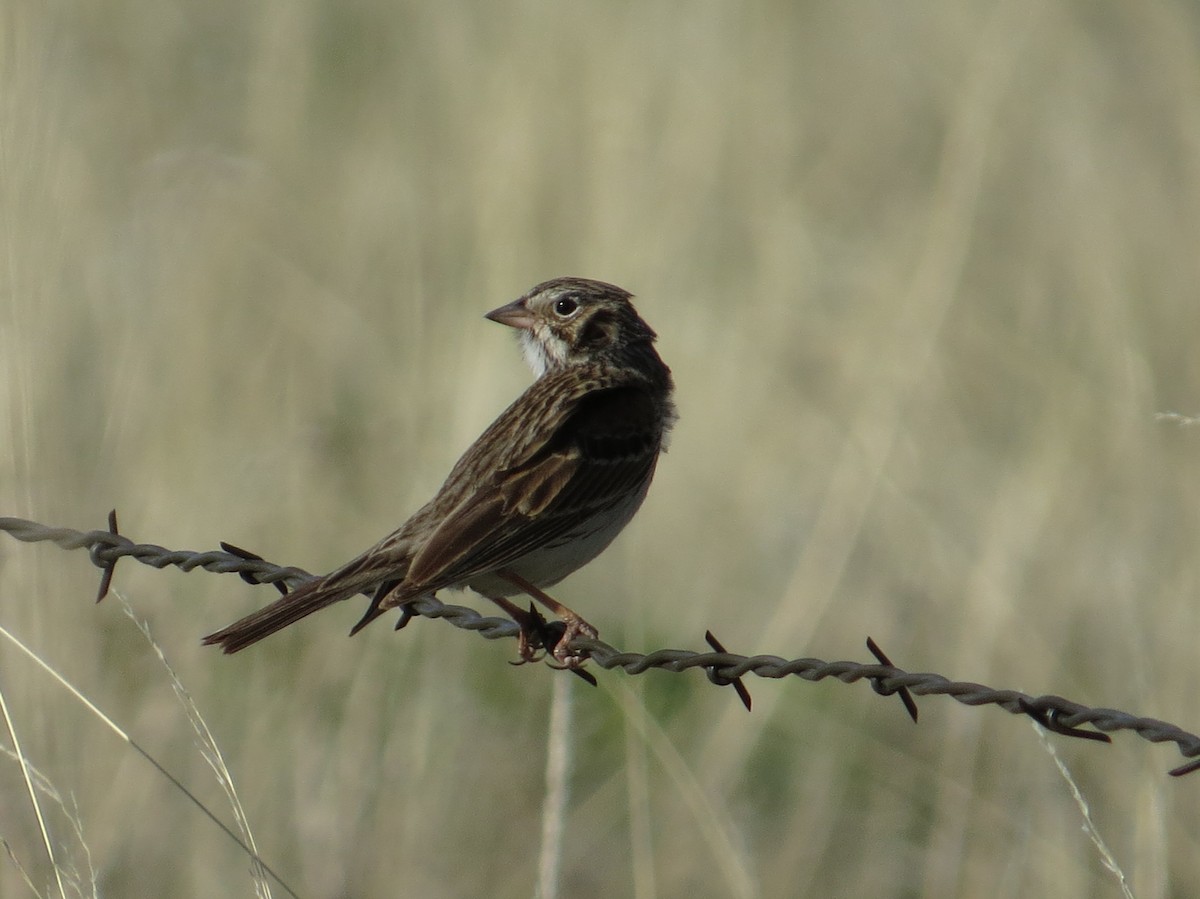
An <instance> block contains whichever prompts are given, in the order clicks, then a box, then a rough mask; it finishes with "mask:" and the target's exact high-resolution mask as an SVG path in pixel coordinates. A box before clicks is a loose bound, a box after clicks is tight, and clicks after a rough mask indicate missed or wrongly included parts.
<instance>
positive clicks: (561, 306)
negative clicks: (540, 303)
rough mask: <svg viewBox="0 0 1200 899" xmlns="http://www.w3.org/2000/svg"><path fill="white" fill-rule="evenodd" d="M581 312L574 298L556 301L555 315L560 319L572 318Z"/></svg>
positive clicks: (562, 298) (563, 298) (561, 298)
mask: <svg viewBox="0 0 1200 899" xmlns="http://www.w3.org/2000/svg"><path fill="white" fill-rule="evenodd" d="M578 310H579V303H578V302H577V301H576V300H575V298H574V297H560V298H559V299H557V300H555V301H554V314H555V315H557V316H558V317H559V318H570V317H571V316H572V315H574V314H575V313H576V312H577V311H578Z"/></svg>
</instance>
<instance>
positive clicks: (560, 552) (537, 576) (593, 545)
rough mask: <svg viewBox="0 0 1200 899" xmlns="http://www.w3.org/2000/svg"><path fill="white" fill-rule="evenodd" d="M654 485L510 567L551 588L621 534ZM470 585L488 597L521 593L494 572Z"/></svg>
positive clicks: (598, 553)
mask: <svg viewBox="0 0 1200 899" xmlns="http://www.w3.org/2000/svg"><path fill="white" fill-rule="evenodd" d="M649 487H650V481H649V479H647V481H646V484H645V486H644V487H643V488H642V489H641V490H639V491H637V492H636V493H633V494H630V496H629V498H628V499H626V500H625V501H624V502H623V503H621V504H620V505H618V506H614V507H613V508H610V509H607V510H605V512H604V513H603V514H600V515H596V516H594V517H593V518H592V519H590V520H589V521H588V522H586V523H585V525H584V527H583V528H582V529H581V530H582V533H580V534H579V535H578V536H575V537H573V538H570V539H567V538H564V539H563V541H562V542H561V543H557V544H555V543H551V544H548V545H546V546H543V547H541V548H539V549H535V550H534V551H533V552H531V553H528V554H527V555H524V556H522V557H521V558H519V559H517V560H516V561H515V562H513V563H512V564H510V565H509V566H508V568H509V569H510V570H512V571H513V572H515V573H516V574H518V575H520V576H521V577H523V578H524V579H525V580H527V581H529V582H530V583H531V584H533V585H534V586H535V587H549V586H552V585H554V584H557V583H558V582H559V581H561V580H562V579H563V578H565V577H566V576H567V575H568V574H571V573H572V572H573V571H576V570H578V569H579V568H582V567H583V566H584V565H586V564H587V563H588V562H590V561H592V559H594V558H596V556H598V555H600V553H602V552H604V550H605V549H606V548H607V547H608V545H609V544H610V543H612V542H613V539H614V538H615V537H616V536H617V534H619V533H621V530H622V529H623V528H624V527H625V525H627V524H629V520H630V519H631V518H633V516H634V513H636V512H637V510H638V508H639V507H640V506H641V505H642V500H644V499H645V498H646V491H647V490H648V489H649ZM466 586H468V587H470V588H471V589H472V590H474V591H476V592H477V593H482V594H483V595H484V596H513V595H515V594H517V593H520V592H521V590H520V589H519V588H518V587H515V586H513V585H512V584H511V583H509V582H508V581H506V580H504V579H503V578H501V577H497V576H496V575H494V574H484V575H480V576H479V577H477V578H474V579H472V580H470V581H467V583H466Z"/></svg>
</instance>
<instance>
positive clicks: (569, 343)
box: [487, 278, 657, 377]
mask: <svg viewBox="0 0 1200 899" xmlns="http://www.w3.org/2000/svg"><path fill="white" fill-rule="evenodd" d="M632 296H633V295H632V294H630V293H629V292H628V291H626V290H622V289H621V288H620V287H617V286H615V285H613V284H605V283H604V282H603V281H591V280H589V279H587V278H554V279H553V280H551V281H543V282H542V283H541V284H539V285H537V287H534V288H533V289H532V290H530V291H529V293H527V294H525V296H523V297H521V298H520V299H519V300H514V301H513V302H511V303H509V304H508V305H507V306H501V307H500V308H499V309H493V310H492V311H491V312H489V313H488V314H487V317H488V318H490V319H491V320H492V321H494V322H500V323H502V324H505V325H510V326H511V327H514V328H518V329H520V331H521V349H522V350H524V352H525V359H526V361H527V362H528V363H529V367H530V368H532V369H533V371H534V374H536V375H537V376H538V377H541V376H542V375H544V374H545V373H546V372H547V371H550V370H552V369H556V368H561V367H563V366H567V365H574V364H577V363H581V362H592V361H595V360H597V359H602V358H604V357H606V356H607V357H609V358H612V359H616V358H619V357H621V356H624V355H627V354H629V353H630V351H632V352H635V353H637V352H640V351H643V350H644V349H645V348H646V347H648V346H649V345H650V344H651V343H653V342H654V338H655V337H656V336H657V335H656V334H655V333H654V330H653V329H652V328H651V327H650V326H649V325H647V324H646V323H645V322H644V321H642V320H641V318H639V317H638V314H637V312H636V310H634V308H633V304H632V303H630V302H629V301H630V299H631V298H632Z"/></svg>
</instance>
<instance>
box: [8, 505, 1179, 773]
mask: <svg viewBox="0 0 1200 899" xmlns="http://www.w3.org/2000/svg"><path fill="white" fill-rule="evenodd" d="M0 531H6V532H7V533H9V534H11V535H12V536H13V537H15V538H16V539H17V540H21V541H24V542H26V543H35V542H43V541H48V542H51V543H54V544H55V545H57V546H59V547H61V548H63V549H87V550H88V554H89V556H90V557H91V560H92V562H93V563H94V564H95V565H96V566H98V567H99V568H100V569H101V570H102V571H103V572H104V574H103V577H102V579H101V584H100V591H99V595H98V596H97V597H96V601H97V602H99V601H100V600H101V599H103V598H104V596H105V594H106V593H107V592H108V587H109V584H110V583H111V581H112V576H113V571H114V569H115V567H116V564H117V561H118V560H120V559H122V558H125V557H126V556H128V557H131V558H133V559H136V560H137V561H139V562H141V563H143V564H145V565H150V566H153V567H155V568H167V567H171V566H174V567H176V568H179V569H181V570H183V571H193V570H195V569H197V568H202V569H204V570H205V571H212V572H217V573H220V574H237V575H239V576H240V577H241V578H242V579H243V580H245V581H247V582H249V583H251V584H273V585H275V586H276V587H277V588H278V589H279V590H280V592H286V590H287V588H291V587H295V586H297V585H299V584H301V583H304V582H305V581H307V580H311V579H312V578H313V577H314V575H312V574H311V573H309V572H307V571H305V570H304V569H302V568H296V567H293V566H281V565H275V564H274V563H272V562H268V561H266V560H265V559H262V558H260V557H259V556H256V555H254V554H253V553H249V552H247V551H245V550H241V549H238V548H237V547H233V546H229V545H228V544H222V547H223V549H222V550H221V551H216V550H210V551H207V552H194V551H191V550H172V549H167V548H166V547H163V546H157V545H155V544H153V543H134V542H133V541H132V540H130V539H129V538H128V537H125V536H124V535H122V534H120V533H118V532H117V523H116V514H115V512H114V513H110V514H109V528H108V530H103V531H102V530H95V531H77V530H74V529H72V528H56V527H49V526H47V525H43V524H39V523H38V522H35V521H28V520H26V519H22V518H2V517H0ZM413 616H421V617H423V618H438V619H442V620H444V621H447V622H449V623H450V624H453V625H454V626H455V627H458V628H462V629H464V630H469V631H475V632H477V633H479V634H480V635H482V636H483V637H485V638H487V639H489V640H498V639H502V638H506V637H516V636H518V635H519V632H520V628H519V626H518V625H517V624H516V622H514V621H512V620H510V619H507V618H497V617H488V616H484V615H481V614H480V613H479V612H477V611H476V610H474V609H471V608H468V607H466V606H457V605H451V604H449V603H444V602H442V601H441V600H438V599H436V598H434V597H423V598H421V599H418V600H415V601H414V602H412V603H411V604H409V605H407V606H406V607H405V611H404V614H403V616H402V617H401V619H400V621H399V623H398V624H397V625H396V627H397V628H400V627H403V626H404V625H405V624H407V623H408V620H409V619H410V618H411V617H413ZM554 626H555V624H554V623H551V624H550V625H549V626H548V627H549V628H551V629H553V628H554ZM706 636H707V637H708V640H709V645H710V646H713V647H714V651H713V652H695V651H693V650H687V649H660V650H656V651H654V652H649V653H637V652H623V651H621V650H619V649H617V648H615V647H613V646H610V645H609V644H608V643H605V642H604V641H602V640H597V639H588V638H583V637H576V638H575V639H574V640H572V641H571V646H570V648H571V650H572V652H573V653H577V654H579V655H580V656H583V657H585V658H587V659H589V660H590V661H591V662H593V663H594V664H595V665H597V666H598V667H600V668H603V669H605V670H613V669H617V668H620V669H621V670H623V671H624V672H625V673H626V674H630V675H637V674H642V673H644V672H646V671H649V670H651V669H660V670H664V671H673V672H681V671H687V670H689V669H692V668H699V669H701V670H703V671H704V672H705V673H706V674H707V675H708V677H709V679H710V680H711V681H713V682H714V683H716V684H719V685H722V686H726V685H731V686H735V687H740V686H741V679H742V678H743V677H744V676H746V675H750V674H753V675H756V676H757V677H762V678H773V679H779V678H785V677H799V678H802V679H803V680H807V681H821V680H825V679H826V678H835V679H837V680H839V681H841V682H843V683H847V684H851V683H855V682H857V681H860V680H865V681H868V682H870V684H871V686H872V687H873V688H874V689H875V691H876V692H877V693H879V694H881V695H884V696H891V695H893V694H898V695H900V697H901V698H902V699H905V698H906V697H907V695H908V694H909V693H910V692H911V693H912V694H916V695H917V696H933V695H940V696H949V697H951V698H952V699H955V700H957V701H958V702H961V703H962V704H964V705H968V706H981V705H994V706H998V707H999V708H1002V709H1004V710H1005V711H1007V712H1010V713H1012V714H1014V715H1024V716H1026V717H1029V718H1032V719H1033V720H1035V721H1037V722H1038V723H1039V724H1040V725H1042V726H1043V727H1045V728H1046V729H1047V730H1050V731H1053V732H1054V733H1058V734H1062V735H1064V736H1069V737H1079V738H1083V739H1089V740H1096V741H1100V742H1110V740H1109V737H1108V734H1109V733H1114V732H1116V731H1131V732H1133V733H1135V734H1137V735H1138V736H1140V737H1141V738H1142V739H1144V740H1147V741H1149V742H1151V743H1174V744H1176V746H1177V747H1178V749H1179V752H1180V753H1181V754H1182V755H1183V756H1184V758H1187V759H1191V761H1189V762H1187V763H1186V764H1183V765H1180V766H1179V767H1177V768H1174V769H1172V770H1171V771H1170V774H1171V775H1172V776H1175V777H1179V776H1182V775H1184V774H1188V773H1190V772H1192V771H1195V770H1197V769H1200V736H1197V735H1196V734H1192V733H1189V732H1187V731H1185V730H1183V729H1182V728H1180V727H1177V726H1176V725H1174V724H1171V723H1170V722H1167V721H1160V720H1158V719H1156V718H1144V717H1139V716H1137V715H1131V714H1129V713H1128V712H1122V711H1119V710H1117V709H1109V708H1093V707H1090V706H1086V705H1083V704H1082V703H1078V702H1073V701H1071V700H1069V699H1065V698H1063V697H1061V696H1054V695H1042V696H1033V695H1031V694H1028V693H1022V692H1020V691H1018V690H997V689H994V688H992V687H988V686H985V685H983V684H977V683H971V682H969V681H954V680H951V679H949V678H947V677H944V676H943V675H940V674H933V673H928V672H911V671H906V670H904V669H902V668H898V667H896V666H895V665H892V664H891V663H890V660H888V658H887V657H886V656H885V655H884V654H883V653H882V651H880V650H879V648H878V647H877V646H875V644H874V642H873V641H871V640H870V639H868V647H869V648H870V649H871V652H872V653H873V654H874V655H875V656H876V659H877V660H878V661H877V662H874V663H864V662H851V661H834V662H827V661H823V660H821V659H813V658H801V659H785V658H782V657H780V656H773V655H756V656H744V655H739V654H737V653H732V652H726V651H725V650H724V647H722V646H721V644H720V643H719V642H717V641H716V639H715V638H713V637H712V635H711V634H708V635H706ZM551 645H553V644H551ZM573 670H574V671H575V672H576V673H581V672H580V671H579V669H573ZM581 676H584V677H585V679H587V680H589V681H592V682H594V680H593V679H592V678H591V676H590V675H588V674H587V673H586V672H582V673H581ZM739 695H741V696H742V698H743V701H744V702H745V703H746V705H747V708H749V698H748V694H746V693H745V690H744V688H741V689H739ZM905 705H906V707H907V708H908V709H909V713H910V714H911V715H912V717H913V720H914V721H915V720H916V707H915V705H914V704H911V701H910V700H907V701H906V702H905ZM1088 728H1092V729H1088Z"/></svg>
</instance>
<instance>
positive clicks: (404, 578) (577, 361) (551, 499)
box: [203, 277, 678, 668]
mask: <svg viewBox="0 0 1200 899" xmlns="http://www.w3.org/2000/svg"><path fill="white" fill-rule="evenodd" d="M632 298H633V295H632V294H631V293H629V292H628V291H626V290H624V289H622V288H620V287H617V286H616V285H614V284H608V283H606V282H603V281H595V280H591V279H588V278H578V277H560V278H553V279H551V280H549V281H544V282H542V283H541V284H538V285H536V286H535V287H533V288H532V289H531V290H529V291H528V292H527V293H526V294H524V295H523V296H521V297H520V298H518V299H516V300H514V301H512V302H511V303H508V304H507V305H504V306H501V307H499V308H498V309H494V310H492V311H491V312H489V313H487V315H486V316H485V317H486V318H488V319H490V320H491V321H494V322H499V323H501V324H504V325H507V326H509V327H511V328H514V329H515V330H516V331H517V333H518V335H519V339H520V340H519V342H520V346H521V349H522V351H523V354H524V357H525V360H526V362H527V363H528V365H529V367H530V368H531V369H532V370H533V373H534V375H535V379H534V381H533V383H532V384H531V385H530V386H529V387H528V388H527V389H526V390H525V391H524V393H522V394H521V395H520V396H519V397H517V399H516V400H515V401H513V403H512V404H511V405H510V406H509V407H508V408H507V409H505V410H504V411H503V412H501V413H500V416H499V417H498V418H497V419H496V420H495V421H494V422H492V424H491V425H490V426H489V427H488V428H487V429H486V430H485V431H484V432H483V433H482V434H481V435H480V436H479V437H478V439H476V440H475V442H474V443H473V444H471V446H470V447H469V448H468V449H467V451H466V452H465V453H464V454H463V455H462V457H461V458H460V459H459V460H458V462H457V463H456V464H455V465H454V467H453V468H452V469H451V470H450V474H449V475H448V476H447V477H446V480H445V482H444V483H443V484H442V486H441V488H440V489H439V490H438V491H437V493H436V494H435V495H434V497H433V498H432V499H431V500H430V501H429V502H427V503H426V504H425V505H424V506H422V507H421V508H420V509H418V510H417V511H416V512H415V513H414V514H413V515H412V516H411V517H410V518H409V519H408V520H407V521H405V522H404V523H403V524H402V525H400V527H399V528H397V529H396V530H394V531H392V533H390V534H388V535H387V536H386V537H384V538H383V539H382V540H380V541H379V542H378V543H376V544H375V545H374V546H372V547H371V548H369V549H367V550H366V551H365V552H363V553H361V554H360V555H358V556H356V557H355V558H353V559H351V560H350V561H349V562H347V563H345V564H344V565H342V566H340V567H338V568H336V569H334V570H333V571H332V572H330V573H329V574H326V575H324V576H321V577H317V578H314V579H313V580H310V581H306V582H305V583H303V584H301V585H300V586H298V587H297V588H296V589H294V590H293V591H291V592H290V593H287V594H285V595H283V596H282V597H280V598H279V599H277V600H275V601H274V602H272V603H271V604H269V605H267V606H265V607H263V608H261V609H259V610H258V611H256V612H253V613H251V614H249V615H247V616H245V617H244V618H241V619H240V620H238V621H235V622H234V623H232V624H230V625H229V626H227V627H225V628H222V629H221V630H218V631H215V632H214V633H211V634H209V635H208V636H206V637H204V638H203V642H204V643H205V644H208V645H217V646H220V647H221V648H222V649H223V650H224V651H225V652H226V653H234V652H238V651H240V650H242V649H245V648H246V647H248V646H250V645H252V644H254V643H257V642H258V641H259V640H262V639H263V638H265V637H268V636H270V635H271V634H273V633H275V632H276V631H279V630H281V629H283V628H285V627H287V626H288V625H291V624H294V623H295V622H297V621H299V620H301V619H302V618H305V617H307V616H308V615H311V614H312V613H314V612H316V611H318V610H320V609H323V608H325V607H326V606H330V605H333V604H334V603H338V602H341V601H342V600H346V599H350V598H352V597H354V596H357V595H358V594H360V593H363V594H367V595H369V596H370V597H371V600H370V603H369V605H368V606H367V609H366V611H365V613H364V614H363V616H362V618H361V619H360V620H359V621H358V623H357V624H355V625H354V627H353V628H352V629H351V631H350V634H351V635H353V634H356V633H358V632H359V631H360V630H361V629H362V628H363V627H365V626H366V625H367V624H369V623H370V622H371V621H373V620H374V619H375V618H377V617H379V616H380V615H382V614H384V613H385V612H386V611H388V610H389V609H399V610H400V612H401V619H400V622H399V623H398V624H397V627H399V626H401V625H402V624H403V623H404V622H405V621H407V618H408V614H407V613H406V606H407V605H408V604H410V603H412V602H414V601H416V600H418V599H420V598H422V597H428V596H433V595H434V594H435V593H436V592H437V591H439V590H443V589H449V588H470V589H472V590H474V591H475V592H477V593H479V594H481V595H482V596H484V597H486V598H487V599H489V600H491V601H493V602H495V603H496V604H497V605H499V606H500V607H501V608H502V609H504V610H505V611H506V612H507V613H508V614H509V615H510V616H512V617H513V618H514V620H516V621H517V623H518V624H519V625H520V645H519V649H518V651H519V653H520V655H521V659H522V661H533V660H535V659H536V658H538V657H539V656H538V654H537V651H538V650H539V649H541V648H544V649H547V650H548V651H549V652H550V655H551V656H552V657H553V659H554V660H555V661H556V662H557V663H558V664H559V666H560V667H568V668H577V667H578V666H579V665H580V664H582V662H583V661H584V659H585V658H586V656H585V655H583V654H580V653H577V652H574V651H572V650H571V649H570V643H571V641H572V640H573V639H575V638H576V637H578V636H584V637H591V638H595V637H596V636H597V635H598V632H597V630H596V628H595V627H593V626H592V625H591V624H589V623H588V622H587V621H585V620H584V619H583V618H582V617H581V616H579V615H578V614H577V613H575V612H574V611H572V610H571V609H569V608H567V607H566V606H565V605H563V604H562V603H560V602H558V601H557V600H555V599H553V598H552V597H550V596H548V595H547V594H546V593H545V592H544V588H547V587H552V586H554V585H555V584H557V583H558V582H559V581H561V580H562V579H563V578H565V577H567V576H568V575H569V574H571V573H572V572H574V571H576V570H577V569H579V568H580V567H582V566H583V565H586V564H587V563H588V562H590V561H592V560H593V559H594V558H596V556H598V555H599V554H600V553H601V552H603V551H604V549H606V548H607V547H608V545H609V544H610V543H611V542H612V541H613V539H614V538H615V537H616V536H617V534H619V533H620V532H621V530H623V529H624V527H625V525H626V524H628V523H629V521H630V520H631V519H632V518H633V516H634V514H635V513H636V512H637V510H638V509H639V508H640V506H641V505H642V501H643V500H644V499H645V497H646V493H647V491H648V489H649V487H650V482H651V480H652V479H653V477H654V472H655V469H656V467H657V464H658V458H659V455H660V454H661V453H662V452H663V451H664V450H665V449H666V446H667V441H668V436H669V434H670V431H671V428H672V426H673V425H674V424H675V422H676V420H677V418H678V415H677V412H676V409H675V403H674V399H673V395H674V382H673V380H672V377H671V370H670V369H669V368H668V367H667V365H666V364H665V363H664V362H663V361H662V359H661V358H660V357H659V354H658V352H657V350H656V349H655V341H656V340H657V337H658V335H657V334H656V333H655V332H654V330H653V329H652V328H651V327H650V326H649V325H648V324H646V322H644V321H643V320H642V318H641V317H640V316H639V315H638V313H637V311H636V310H635V309H634V307H633V304H632V302H631V300H632ZM519 594H525V595H527V596H529V597H530V598H531V599H532V600H536V601H537V602H538V603H540V604H542V605H543V606H545V607H546V608H547V609H549V610H550V611H551V612H552V613H553V614H554V615H556V616H558V618H559V620H560V621H561V623H562V626H561V627H560V628H559V629H558V630H557V631H555V632H554V633H556V634H558V636H557V639H556V640H554V645H553V646H549V645H546V643H547V641H546V639H545V638H544V637H539V636H538V633H537V631H536V625H535V622H541V623H542V624H544V619H542V618H541V616H540V615H538V614H537V613H536V612H535V608H536V607H535V606H534V605H532V603H531V605H530V607H529V610H528V611H524V610H522V608H521V607H520V606H518V605H517V604H516V603H515V602H513V601H512V600H510V599H509V597H512V596H517V595H519ZM542 633H545V631H544V630H543V631H542ZM552 639H553V638H552Z"/></svg>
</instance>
